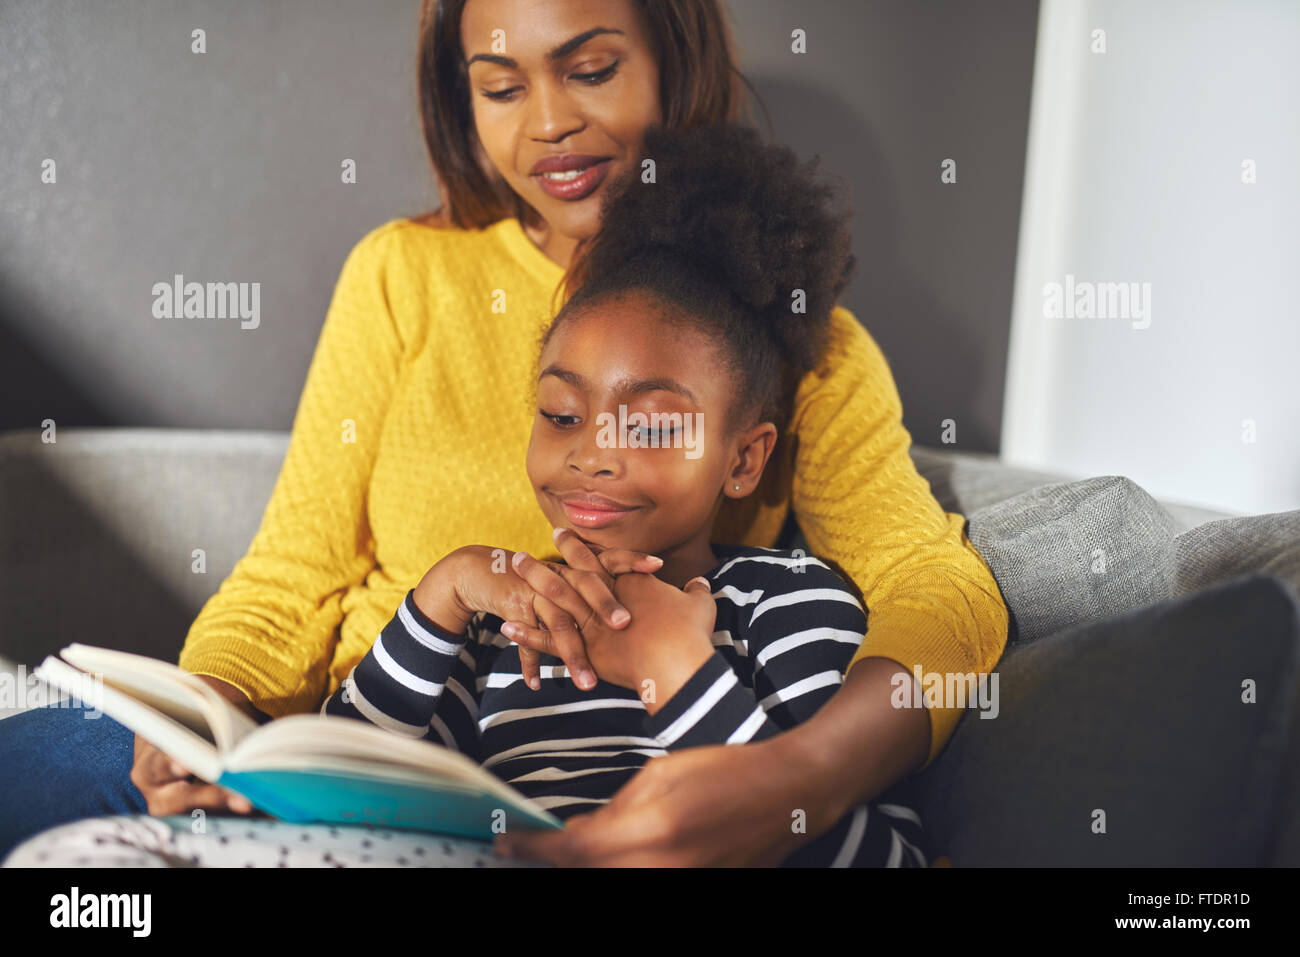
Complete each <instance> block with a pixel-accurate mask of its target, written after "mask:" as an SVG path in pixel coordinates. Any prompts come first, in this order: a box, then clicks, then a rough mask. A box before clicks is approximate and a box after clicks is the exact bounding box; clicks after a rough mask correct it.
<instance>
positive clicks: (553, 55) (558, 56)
mask: <svg viewBox="0 0 1300 957" xmlns="http://www.w3.org/2000/svg"><path fill="white" fill-rule="evenodd" d="M602 33H618V34H622V33H623V31H622V30H616V29H614V28H612V27H592V28H591V29H590V30H586V31H584V32H582V33H579V34H578V35H577V36H575V37H570V38H569V39H567V40H565V41H564V42H563V43H561V44H560V45H559V46H558V47H556V48H555V49H554V50H552V51H551V52H550V53H548V54H546V62H547V63H557V62H559V61H560V60H563V59H564V58H565V57H566V56H568V55H569V54H570V53H572V52H573V51H574V50H576V49H578V47H580V46H582V45H583V44H584V43H586V42H587V41H588V40H590V39H591V38H592V37H597V36H600V35H601V34H602ZM477 60H486V61H487V62H488V63H495V64H497V65H498V66H504V67H508V68H509V69H511V70H515V69H518V68H519V64H518V63H517V62H516V61H515V60H514V59H513V58H512V57H508V56H498V55H497V54H495V53H475V54H474V55H473V56H472V57H470V58H469V59H468V60H466V61H465V68H466V69H469V67H470V64H472V63H474V62H475V61H477Z"/></svg>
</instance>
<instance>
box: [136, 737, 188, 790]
mask: <svg viewBox="0 0 1300 957" xmlns="http://www.w3.org/2000/svg"><path fill="white" fill-rule="evenodd" d="M150 748H151V749H152V750H151V751H150V752H149V754H148V755H146V756H145V759H144V767H143V768H142V770H143V772H144V781H145V784H147V785H154V786H161V785H163V784H170V783H171V782H173V781H184V780H186V779H187V778H189V776H190V772H189V770H188V769H186V768H185V767H184V766H183V765H182V764H181V763H180V762H178V761H175V760H173V759H172V758H171V757H170V756H169V755H167V754H164V753H163V752H162V751H159V750H158V749H157V748H156V747H154V746H153V745H150Z"/></svg>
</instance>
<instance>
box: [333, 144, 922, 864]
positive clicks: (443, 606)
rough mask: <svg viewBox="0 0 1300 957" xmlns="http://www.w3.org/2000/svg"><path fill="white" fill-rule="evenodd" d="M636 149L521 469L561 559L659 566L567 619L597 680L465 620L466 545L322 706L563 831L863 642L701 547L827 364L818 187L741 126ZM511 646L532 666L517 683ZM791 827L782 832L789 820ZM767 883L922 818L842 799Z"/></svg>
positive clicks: (873, 847) (836, 858)
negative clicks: (522, 802) (413, 740)
mask: <svg viewBox="0 0 1300 957" xmlns="http://www.w3.org/2000/svg"><path fill="white" fill-rule="evenodd" d="M644 153H645V155H646V156H647V157H648V158H649V159H650V160H653V165H651V164H649V163H643V164H642V166H641V169H640V171H638V173H637V174H633V175H629V176H625V177H623V178H621V179H620V181H619V182H618V183H617V184H615V185H614V186H613V187H612V188H611V190H610V192H609V194H608V197H607V199H606V205H605V208H604V210H603V214H602V226H601V228H600V230H599V232H598V233H597V234H596V236H595V237H594V239H593V241H592V243H591V244H590V246H589V247H588V249H587V250H586V251H585V253H584V258H583V259H582V260H581V261H580V263H579V265H578V267H577V272H578V274H579V275H581V276H582V277H583V281H582V282H581V284H580V285H579V286H578V288H577V291H576V292H575V293H574V295H573V296H572V297H571V298H570V299H569V300H568V301H567V302H566V303H565V304H564V306H563V308H562V309H561V311H560V312H559V314H558V315H557V316H556V318H555V320H554V322H553V323H552V324H551V325H550V327H549V328H548V329H547V331H546V333H545V336H544V338H543V340H542V342H541V350H540V357H539V360H538V365H537V380H536V417H535V420H534V423H533V429H532V436H531V441H530V444H529V448H528V455H527V463H526V467H527V472H528V477H529V480H530V482H531V484H532V486H533V490H534V493H535V494H536V497H537V501H538V504H539V505H540V506H541V509H542V511H543V513H544V514H545V516H546V518H547V520H548V521H549V522H550V523H551V525H552V526H553V527H554V528H555V530H556V542H557V545H558V546H559V549H560V551H561V552H562V553H563V552H564V551H565V546H566V542H567V543H572V541H573V538H572V537H571V536H576V537H577V538H578V539H580V540H581V541H582V542H585V543H587V545H588V546H589V547H590V548H591V549H593V550H607V549H628V550H633V551H640V552H647V553H650V554H652V555H655V556H658V557H659V558H660V559H662V565H661V566H660V567H659V568H658V570H657V571H655V572H654V573H653V574H650V573H635V572H634V573H628V574H625V575H621V576H619V577H618V579H617V581H616V583H615V588H616V594H617V597H618V599H619V600H620V602H622V603H623V605H624V606H625V607H627V608H628V609H629V610H630V611H631V612H632V624H631V625H630V626H629V627H628V628H626V629H623V630H619V631H615V630H613V629H610V628H608V627H604V626H602V625H600V623H599V622H587V623H582V632H583V637H584V639H585V640H586V642H587V650H588V654H589V657H590V661H591V665H592V667H593V668H594V669H595V671H596V677H597V678H598V679H599V680H598V681H597V682H596V684H595V686H594V687H592V688H590V689H588V690H583V689H582V688H581V687H579V685H578V683H577V680H576V679H577V676H574V680H569V678H570V676H569V674H568V671H567V668H565V667H564V665H563V664H562V663H561V662H560V661H559V659H558V658H555V657H553V656H551V655H549V654H547V653H545V652H546V651H547V650H548V649H550V648H551V646H550V644H549V642H548V636H547V634H546V633H545V632H543V631H538V630H537V629H535V628H532V627H529V626H527V625H525V624H523V623H522V622H510V621H503V620H502V619H501V618H500V617H497V616H495V615H489V614H486V613H483V612H481V611H479V610H477V609H475V608H474V607H472V599H470V598H469V597H468V596H470V595H471V594H472V593H474V592H475V590H476V586H475V585H474V583H473V582H471V581H470V580H469V578H470V577H472V576H481V575H483V574H484V573H483V571H482V569H483V568H484V567H485V564H484V562H483V561H482V560H481V555H478V554H477V551H478V550H480V549H481V548H482V547H483V546H469V547H468V548H464V549H458V550H457V551H455V552H452V553H451V554H449V555H448V556H446V557H445V558H444V559H442V560H441V561H439V562H438V563H437V564H435V565H434V566H433V567H432V568H431V569H429V571H428V573H427V574H426V575H425V576H424V577H423V578H422V579H421V581H420V583H419V584H418V585H417V586H416V587H415V588H413V589H411V590H410V591H409V592H408V593H407V595H406V597H405V599H404V600H403V602H402V604H401V607H400V608H399V609H398V611H397V614H396V615H395V616H394V617H393V618H392V620H391V621H390V622H389V623H388V624H387V625H386V626H385V627H384V628H383V630H382V632H381V633H380V635H379V637H378V639H377V640H376V641H375V643H374V645H373V646H372V647H371V649H370V650H369V652H367V654H366V655H365V657H364V658H363V659H362V660H361V661H360V662H359V663H358V664H357V665H356V667H355V668H354V669H353V670H352V672H351V673H350V675H349V676H348V677H347V679H346V680H345V681H344V682H343V683H342V685H341V686H340V687H339V688H338V690H337V691H336V692H335V693H334V694H333V695H331V696H330V697H329V698H328V699H327V700H326V701H325V703H324V705H323V707H322V709H321V710H322V713H325V714H331V715H344V716H349V717H355V718H358V719H362V720H369V721H372V722H374V723H375V724H376V725H379V726H381V727H384V728H387V729H389V730H392V731H394V732H396V733H398V734H403V735H408V736H411V737H422V738H428V739H430V740H433V741H435V742H438V743H441V744H444V745H446V746H448V747H452V748H455V749H457V750H459V751H462V752H464V753H466V754H468V755H470V756H472V757H474V758H475V759H476V760H477V761H479V762H481V763H482V764H483V765H484V766H485V767H486V768H488V769H489V770H491V771H492V772H493V773H495V774H496V775H498V776H499V777H500V778H502V779H503V780H505V781H506V782H508V783H509V784H511V785H512V786H513V787H515V788H517V789H518V790H519V791H521V792H522V793H524V794H525V795H527V796H529V797H530V798H532V799H533V800H534V801H536V802H537V803H539V804H541V805H542V806H543V807H546V808H548V809H550V810H551V811H552V812H553V813H555V814H556V815H557V816H559V817H560V818H567V817H569V816H571V815H573V814H577V813H581V812H584V811H590V810H592V809H593V808H595V807H598V806H600V805H601V804H604V803H605V802H607V801H608V800H609V799H610V798H612V797H613V795H614V794H615V792H617V791H618V789H619V788H620V787H621V786H622V785H623V784H624V783H626V782H627V781H628V780H629V779H630V778H631V777H632V776H633V775H634V774H635V773H636V771H637V770H638V769H639V768H640V767H641V766H642V765H644V764H645V763H646V762H647V761H648V760H649V759H651V758H654V757H656V756H659V755H663V754H667V753H669V752H673V751H677V750H679V749H682V748H687V747H691V746H694V745H704V744H722V743H741V742H747V741H755V740H758V739H761V738H766V737H769V736H771V735H774V734H776V733H778V732H780V731H782V730H785V729H788V728H791V727H793V726H795V725H797V724H800V723H801V722H804V721H806V720H807V719H808V718H810V717H811V716H812V715H813V714H814V713H815V712H816V711H817V710H818V708H820V707H821V706H822V704H823V703H825V702H826V701H827V700H828V699H829V698H830V697H831V695H832V694H833V693H834V692H835V690H836V689H837V688H838V686H839V684H840V682H841V681H842V679H843V674H844V671H845V669H846V667H847V666H848V664H849V662H850V660H851V659H852V657H853V654H854V652H855V651H856V649H857V647H858V645H859V644H860V643H861V641H862V639H863V636H864V634H865V632H866V628H867V619H866V612H865V610H864V608H863V607H862V604H861V602H860V601H859V600H858V598H857V597H856V594H855V593H854V592H853V591H852V590H851V589H850V587H849V586H848V585H847V584H846V582H845V580H844V579H843V578H842V577H841V576H840V575H839V574H837V573H836V572H835V571H834V570H833V569H832V568H831V567H830V566H828V565H827V564H826V563H824V562H822V561H820V560H818V559H816V558H812V557H809V556H805V555H803V554H801V553H800V552H798V551H778V550H774V549H767V548H756V547H741V546H722V545H718V544H712V543H711V541H710V533H711V530H712V528H713V523H714V520H715V518H716V517H717V515H718V511H719V509H720V507H721V505H722V503H723V502H724V500H725V499H727V498H734V499H742V498H745V497H746V496H749V495H750V493H752V492H753V491H754V490H755V488H756V487H757V486H758V483H759V479H760V477H761V476H762V473H763V469H764V467H765V465H766V464H767V462H768V460H769V458H770V457H771V456H772V453H773V449H774V447H775V445H776V442H777V440H778V436H780V435H783V434H785V433H786V427H787V425H788V423H787V422H786V419H787V418H788V416H789V414H790V409H791V408H792V407H793V399H794V396H793V391H792V390H793V389H794V388H795V384H797V383H799V382H800V381H801V380H802V379H803V378H804V376H805V374H806V373H808V372H810V371H814V370H816V369H817V368H818V366H819V363H820V361H821V359H822V354H823V350H824V346H825V342H826V333H827V330H828V322H829V315H830V310H831V308H832V306H833V305H834V303H835V300H836V298H837V297H838V295H839V293H840V292H841V291H842V289H843V288H844V285H845V283H846V281H847V278H848V275H849V272H850V270H851V268H852V264H853V259H852V256H851V255H850V254H849V236H848V231H847V228H846V226H845V225H844V222H843V218H842V217H840V216H839V215H837V214H836V213H834V212H833V209H834V208H835V206H834V205H833V204H832V203H831V202H830V201H829V200H830V198H831V190H830V189H829V188H828V187H827V186H826V185H824V184H823V183H821V182H820V181H819V180H818V179H817V177H816V176H815V175H814V173H815V163H814V164H810V165H808V166H801V165H800V164H799V163H798V162H797V160H796V158H795V156H794V154H793V153H792V152H791V151H789V150H788V149H785V148H783V147H778V146H769V145H765V144H764V143H762V142H761V140H760V139H759V137H758V134H757V133H755V132H754V131H753V130H751V129H748V128H746V127H743V126H737V125H714V126H704V127H699V128H696V129H694V130H691V131H688V132H680V131H670V130H665V129H662V128H658V127H652V128H651V129H650V130H649V131H648V132H647V134H646V138H645V148H644ZM650 170H653V175H649V171H650ZM487 425H488V424H486V423H485V426H487ZM850 451H851V450H849V449H846V450H845V452H846V454H848V453H849V452H850ZM763 507H764V503H763V502H761V501H755V502H754V503H753V508H755V509H762V508H763ZM512 565H513V566H514V569H515V573H517V574H520V575H522V576H524V577H526V578H527V579H528V580H529V582H530V584H533V586H534V588H535V589H536V590H537V592H538V593H539V594H545V593H546V591H545V588H546V584H545V577H546V576H550V575H560V576H564V577H566V578H567V577H570V576H572V577H573V578H574V580H576V579H577V578H578V577H579V571H578V570H576V569H574V568H572V567H570V566H568V565H564V564H560V563H550V562H540V561H538V560H536V559H534V558H532V557H531V556H528V555H526V554H524V553H522V552H520V553H516V554H515V555H514V557H513V559H512ZM506 573H510V572H509V571H508V570H506ZM521 649H525V650H529V649H530V650H531V651H532V652H534V653H540V658H538V659H537V661H538V662H539V664H540V669H537V670H539V671H540V674H539V675H537V676H536V677H534V676H533V675H532V674H531V673H530V672H531V671H532V670H534V669H532V668H531V667H530V661H529V657H525V658H522V659H521ZM524 653H525V655H527V654H528V652H527V651H525V652H524ZM788 814H789V824H790V827H791V828H792V830H793V831H794V832H795V833H800V832H801V828H802V826H803V823H804V822H803V821H802V819H801V816H802V814H803V812H802V810H801V809H800V808H798V807H791V808H789V809H788ZM785 863H787V864H795V865H837V866H849V865H852V866H863V865H874V866H880V865H884V866H924V865H925V857H924V854H923V852H922V850H921V831H920V819H919V817H918V816H917V815H916V814H915V812H913V811H912V810H910V809H909V808H907V807H904V806H902V805H900V804H898V803H896V802H895V801H893V800H885V801H883V802H882V803H872V804H861V805H858V806H857V807H856V808H854V809H852V810H851V811H850V812H849V813H848V814H846V815H845V816H844V817H843V818H842V819H841V820H840V821H839V823H838V824H837V825H836V826H835V827H833V828H832V829H830V830H829V831H827V832H826V833H824V834H822V835H821V836H820V837H818V838H816V839H809V840H808V841H807V842H806V843H804V844H803V845H802V846H801V847H800V849H799V850H798V851H797V852H795V853H794V854H793V855H791V856H790V857H788V858H786V860H785Z"/></svg>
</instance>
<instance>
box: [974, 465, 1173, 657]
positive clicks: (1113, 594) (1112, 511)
mask: <svg viewBox="0 0 1300 957" xmlns="http://www.w3.org/2000/svg"><path fill="white" fill-rule="evenodd" d="M1175 531H1176V526H1175V525H1174V522H1173V519H1172V518H1170V516H1169V514H1168V513H1167V512H1166V511H1165V510H1164V509H1163V508H1161V507H1160V504H1159V503H1158V502H1156V500H1155V499H1153V498H1152V497H1151V496H1150V495H1148V494H1147V493H1146V492H1145V491H1144V490H1143V489H1142V488H1141V487H1140V486H1138V485H1136V484H1135V483H1134V482H1132V481H1131V480H1130V479H1127V478H1124V477H1123V476H1119V475H1103V476H1098V477H1096V478H1090V479H1083V480H1080V481H1077V482H1058V483H1054V484H1051V485H1043V486H1040V487H1038V488H1033V489H1030V490H1029V491H1027V492H1022V493H1020V494H1019V495H1016V496H1014V497H1013V498H1010V499H1007V500H1006V501H1004V502H998V503H997V504H994V505H990V506H987V507H985V508H981V509H979V510H977V511H975V512H973V513H972V514H971V515H970V516H969V528H968V531H967V534H968V535H969V536H970V540H971V543H972V544H973V545H974V546H975V548H976V549H977V550H978V551H979V553H980V554H981V555H982V556H984V560H985V561H986V562H988V564H989V569H990V570H991V571H992V572H993V577H994V578H995V579H996V580H997V583H998V587H999V588H1000V589H1001V590H1002V596H1003V598H1004V599H1005V600H1006V603H1007V609H1008V611H1009V612H1010V613H1011V631H1010V635H1009V638H1008V644H1009V645H1011V646H1014V645H1017V644H1021V643H1024V642H1028V641H1033V640H1035V639H1038V638H1042V637H1044V636H1046V635H1051V634H1055V633H1056V632H1058V631H1060V630H1062V629H1063V628H1069V627H1071V626H1073V625H1076V624H1078V623H1080V622H1084V621H1089V620H1092V619H1098V618H1105V617H1107V616H1110V615H1114V614H1118V613H1121V612H1125V611H1129V610H1131V609H1135V608H1141V607H1143V606H1145V605H1151V604H1154V603H1155V602H1159V601H1163V600H1165V599H1167V598H1169V597H1171V596H1172V595H1173V594H1174V569H1175V547H1174V536H1175Z"/></svg>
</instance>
